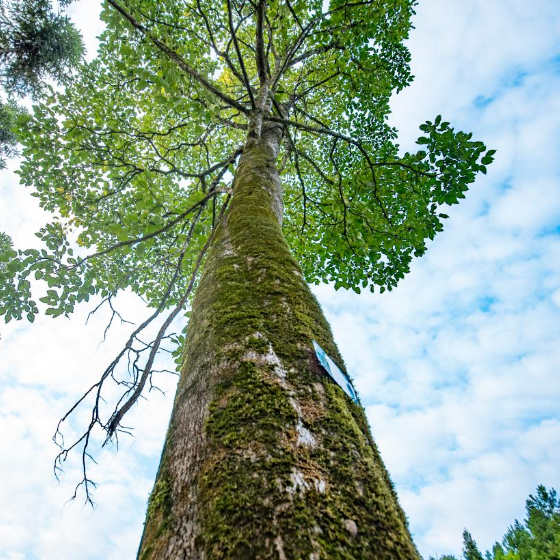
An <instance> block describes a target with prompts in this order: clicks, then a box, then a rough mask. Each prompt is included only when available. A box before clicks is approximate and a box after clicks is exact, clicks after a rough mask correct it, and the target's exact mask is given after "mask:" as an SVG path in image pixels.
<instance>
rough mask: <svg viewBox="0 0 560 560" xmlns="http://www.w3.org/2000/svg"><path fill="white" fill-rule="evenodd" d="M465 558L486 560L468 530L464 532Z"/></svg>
mask: <svg viewBox="0 0 560 560" xmlns="http://www.w3.org/2000/svg"><path fill="white" fill-rule="evenodd" d="M463 557H464V558H465V560H484V558H483V556H482V554H481V552H480V550H478V546H477V544H476V542H475V540H474V539H473V538H472V535H471V534H470V533H469V532H468V531H467V530H466V529H465V530H464V531H463Z"/></svg>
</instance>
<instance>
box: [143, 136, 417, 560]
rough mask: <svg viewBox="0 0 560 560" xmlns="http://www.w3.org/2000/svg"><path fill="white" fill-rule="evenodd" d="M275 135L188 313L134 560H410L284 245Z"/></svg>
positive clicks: (403, 532) (246, 160) (233, 209)
mask: <svg viewBox="0 0 560 560" xmlns="http://www.w3.org/2000/svg"><path fill="white" fill-rule="evenodd" d="M279 137H280V134H279V132H278V131H275V130H265V131H264V132H263V133H262V136H261V138H250V139H249V141H248V144H247V146H246V148H245V151H244V153H243V156H242V158H241V161H240V164H239V168H238V170H237V174H236V178H235V182H234V196H233V198H232V201H231V205H230V208H229V210H228V212H227V214H226V216H225V218H224V220H223V221H222V223H221V224H220V226H219V228H218V230H217V232H216V235H215V237H214V241H213V244H212V247H211V249H210V252H209V255H208V258H207V261H206V263H205V267H204V271H203V275H202V278H201V280H200V284H199V287H198V290H197V293H196V296H195V300H194V303H193V312H192V317H191V322H190V325H189V329H188V335H187V342H186V347H185V355H184V363H183V368H182V373H181V378H180V381H179V386H178V390H177V395H176V398H175V405H174V410H173V415H172V419H171V423H170V427H169V432H168V435H167V440H166V443H165V448H164V452H163V456H162V460H161V464H160V468H159V472H158V476H157V481H156V484H155V486H154V489H153V492H152V495H151V498H150V501H149V505H148V514H147V519H146V526H145V530H144V535H143V538H142V543H141V546H140V551H139V556H138V557H139V558H140V559H141V560H155V559H158V560H159V559H161V560H163V559H165V560H178V559H208V560H218V559H224V558H228V559H252V558H255V559H257V558H258V559H265V558H266V559H268V558H271V559H272V558H275V559H280V560H292V559H304V558H305V559H308V560H319V559H330V560H332V559H376V560H383V559H391V560H397V559H399V560H408V559H415V560H417V559H418V558H419V556H418V553H417V551H416V549H415V547H414V545H413V543H412V540H411V538H410V535H409V533H408V529H407V523H406V519H405V516H404V514H403V512H402V510H401V509H400V507H399V505H398V503H397V498H396V495H395V492H394V490H393V487H392V484H391V481H390V479H389V476H388V474H387V471H386V470H385V467H384V466H383V463H382V461H381V458H380V456H379V452H378V450H377V448H376V446H375V443H374V442H373V440H372V438H371V436H370V433H369V429H368V426H367V421H366V418H365V414H364V411H363V409H362V408H361V407H360V406H358V405H357V404H355V403H353V402H352V401H351V400H350V399H349V398H348V397H347V396H346V395H345V394H344V392H343V391H342V390H341V389H340V388H339V387H338V386H337V385H336V384H335V383H334V382H333V381H332V380H331V379H330V378H328V377H327V375H326V374H325V373H324V371H323V370H322V368H321V367H320V365H319V363H318V361H317V359H316V357H315V355H314V352H313V350H312V343H311V341H312V340H313V339H315V340H317V341H318V342H319V344H320V345H321V346H322V347H323V348H324V349H325V351H326V352H327V353H328V354H329V355H330V356H331V357H332V358H333V359H334V360H335V361H336V362H337V363H338V365H339V366H340V368H341V369H343V370H344V364H343V362H342V359H341V357H340V355H339V352H338V350H337V348H336V346H335V344H334V341H333V338H332V334H331V332H330V328H329V326H328V324H327V322H326V320H325V318H324V317H323V314H322V312H321V309H320V307H319V305H318V303H317V301H316V300H315V298H314V296H313V295H312V294H311V292H310V291H309V288H308V287H307V285H306V283H305V281H304V279H303V277H302V275H301V272H300V269H299V267H298V265H297V263H296V262H295V261H294V259H293V257H292V256H291V254H290V252H289V249H288V247H287V245H286V243H285V241H284V238H283V236H282V231H281V227H280V218H281V214H282V194H281V185H280V181H279V178H278V174H277V171H276V167H275V160H276V152H277V146H278V141H279Z"/></svg>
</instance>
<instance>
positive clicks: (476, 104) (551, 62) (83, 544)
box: [0, 0, 560, 560]
mask: <svg viewBox="0 0 560 560" xmlns="http://www.w3.org/2000/svg"><path fill="white" fill-rule="evenodd" d="M92 5H93V3H89V4H88V3H87V2H85V1H82V2H80V3H78V4H77V5H75V7H74V8H73V10H74V12H75V13H76V16H77V18H78V21H79V22H80V23H81V25H82V26H84V30H85V32H86V33H87V35H88V36H89V37H94V36H95V34H96V33H97V32H98V30H99V27H96V25H97V24H96V23H95V22H96V18H97V14H96V12H95V10H94V9H93V8H92ZM417 11H418V13H417V16H416V18H415V27H416V29H415V30H414V31H413V33H412V35H411V39H410V42H409V45H410V48H411V52H412V69H413V73H414V74H415V76H416V80H415V83H414V84H413V86H412V87H410V88H408V89H407V90H405V91H404V92H402V93H401V94H400V95H399V96H398V97H397V98H396V99H394V100H393V103H392V105H393V110H394V113H393V117H392V122H393V124H395V126H397V127H398V128H399V130H400V141H401V144H402V147H403V149H408V148H412V147H413V143H414V140H415V138H416V137H417V136H418V129H417V127H418V125H419V124H420V123H421V122H423V121H425V120H427V119H433V118H434V117H435V115H437V114H439V113H441V114H442V115H443V116H444V118H445V119H446V120H449V121H451V122H452V125H453V126H455V127H456V128H461V129H464V130H472V131H473V132H474V134H475V137H477V138H480V139H482V140H484V141H485V142H486V144H487V145H488V146H489V147H491V148H495V149H497V150H498V152H497V154H496V161H495V163H494V164H493V165H492V166H491V167H490V168H489V173H488V175H487V176H485V177H481V178H480V180H479V181H477V183H476V184H475V185H474V186H473V187H472V189H471V191H470V192H469V193H468V195H467V199H466V200H465V201H463V203H462V204H461V205H459V206H457V207H453V208H451V209H450V210H449V211H447V213H448V214H449V215H450V219H449V220H448V221H447V223H446V224H445V231H444V232H443V233H441V234H440V235H439V236H438V238H437V239H436V240H435V241H434V242H433V243H432V245H431V247H430V249H429V251H428V253H427V254H426V256H425V257H423V258H422V259H419V260H417V261H416V262H415V263H414V265H413V267H412V271H411V273H410V274H409V275H408V277H407V278H406V279H405V280H404V281H403V282H402V283H401V285H400V286H399V287H398V289H397V290H395V291H394V292H392V293H385V294H383V295H379V294H375V295H372V294H361V295H356V294H353V293H347V292H343V291H338V292H335V291H334V290H333V289H331V288H330V287H328V286H320V287H318V288H316V293H317V294H318V296H319V298H320V300H321V303H322V305H323V307H324V309H325V312H326V314H327V316H328V318H329V320H330V321H331V324H332V326H333V330H334V333H335V338H336V339H337V341H338V344H339V346H340V348H341V351H342V353H343V355H344V357H345V360H346V362H347V364H348V366H349V369H350V372H351V374H352V376H353V377H354V379H355V380H356V384H357V387H358V390H359V392H360V394H361V397H362V401H363V403H364V405H365V406H366V409H367V413H368V418H369V420H370V424H371V428H372V432H373V435H374V437H375V438H376V440H377V442H378V444H379V446H380V448H381V452H382V455H383V457H384V459H385V461H386V463H387V466H388V468H389V471H390V473H391V475H392V477H393V479H394V481H395V483H396V485H397V490H398V493H399V496H400V499H401V502H402V505H403V507H404V509H405V511H406V513H407V515H408V517H409V520H410V525H411V529H412V531H413V533H414V536H415V540H416V543H417V545H418V547H419V549H420V551H421V553H422V554H423V555H425V557H426V558H427V557H428V556H429V555H430V554H442V553H446V552H452V553H455V554H458V553H459V552H460V549H461V533H462V530H463V528H464V527H468V528H469V530H470V531H471V532H472V533H473V535H474V537H475V538H476V539H477V540H478V542H479V544H480V545H481V547H483V548H484V547H490V546H491V545H492V543H493V541H494V540H495V539H497V538H499V537H501V535H502V534H503V533H504V531H505V530H506V529H507V526H508V525H509V524H510V523H511V522H512V521H513V519H514V518H516V517H518V518H521V517H522V516H523V512H524V502H525V499H526V497H527V495H528V494H529V493H530V492H533V491H534V489H535V487H536V485H537V484H540V483H543V484H545V485H548V486H555V487H556V488H558V489H560V470H559V468H558V465H560V407H559V406H558V403H559V402H560V377H559V375H558V372H559V370H560V344H559V342H560V235H559V227H560V183H559V178H560V159H559V158H558V154H559V153H560V150H559V148H560V145H559V144H560V96H559V95H558V92H559V91H560V87H559V86H560V62H559V60H560V58H559V57H560V10H559V9H558V2H557V0H533V1H532V2H530V3H529V2H526V0H493V1H492V2H488V0H469V1H468V2H466V1H465V0H421V2H420V6H419V7H418V10H417ZM0 195H1V197H2V200H3V201H4V204H2V207H1V208H0V224H1V227H2V229H4V230H6V231H8V232H9V233H10V234H12V235H13V237H14V240H15V241H16V243H18V244H19V245H21V246H23V245H29V244H30V243H34V242H35V240H34V238H33V231H35V230H36V229H37V227H40V225H41V224H42V221H44V219H45V218H44V216H43V215H42V213H41V212H40V211H39V210H38V209H36V208H34V207H33V204H34V202H33V199H31V198H30V197H29V193H28V192H26V191H24V190H23V189H21V188H19V189H18V188H17V183H16V181H15V179H14V177H13V176H11V175H10V174H8V173H4V174H2V175H0ZM122 305H123V306H124V307H125V308H127V309H128V311H129V313H131V314H133V315H134V314H135V313H136V315H137V316H138V317H139V318H140V317H141V313H140V312H139V311H138V310H137V308H136V307H137V306H136V304H135V302H134V301H133V300H132V299H130V301H128V300H126V298H125V301H123V303H122ZM87 311H88V309H87V308H84V309H81V310H80V311H79V312H78V313H77V315H76V316H75V317H73V318H72V320H71V321H68V320H65V319H58V320H55V321H52V320H46V319H41V320H39V321H38V322H36V323H35V324H34V325H33V327H32V328H30V327H29V326H27V325H24V324H18V325H12V324H10V325H8V326H7V327H4V326H2V327H0V333H1V334H2V340H1V341H0V355H1V356H2V359H1V360H0V387H2V389H1V390H0V438H1V439H0V440H1V441H2V452H1V453H0V504H2V505H1V506H0V543H1V544H0V560H23V559H25V560H34V559H41V560H51V559H52V560H54V559H55V558H56V559H57V560H59V559H72V560H73V559H80V560H82V559H83V560H89V559H92V560H93V559H94V558H95V559H99V558H103V559H107V560H112V559H115V560H116V559H119V560H120V559H122V558H132V557H134V553H135V549H136V546H137V543H138V540H139V535H140V532H141V527H142V521H143V517H144V508H145V501H146V498H147V495H148V493H149V491H150V488H151V484H152V480H153V477H154V472H155V468H156V466H157V462H158V459H159V454H160V451H161V444H162V441H163V434H164V430H165V426H166V424H167V419H168V417H169V411H170V406H171V401H172V394H173V383H174V380H173V378H171V377H169V378H166V379H164V380H163V381H162V383H163V385H164V386H165V387H166V388H167V389H168V395H167V397H163V396H162V395H159V394H155V393H154V394H153V395H152V396H151V397H150V401H149V402H144V403H141V405H140V406H138V407H137V409H136V410H135V411H134V418H133V419H131V423H132V424H133V425H134V426H135V427H136V431H135V435H136V437H137V439H135V440H132V439H131V440H128V441H123V444H122V446H121V449H120V451H119V453H118V454H114V453H113V452H112V451H111V450H107V451H104V452H102V453H101V457H100V459H101V460H100V464H99V467H97V468H96V469H95V472H94V473H93V475H94V478H95V479H96V480H97V481H98V482H99V489H98V491H97V493H96V500H97V502H98V507H97V509H96V510H95V511H94V512H91V510H89V509H87V508H83V507H82V506H81V504H80V503H73V504H65V502H66V500H67V499H68V497H69V496H70V495H71V493H72V485H73V483H75V482H76V480H78V478H77V477H78V471H77V465H76V463H72V462H70V464H69V465H68V468H67V469H66V474H65V477H64V479H63V481H62V483H61V484H57V483H56V481H54V479H53V476H52V459H53V457H54V454H55V448H54V446H53V445H52V443H51V440H50V438H51V436H52V432H53V431H54V427H55V425H56V421H57V420H58V418H59V416H60V414H61V412H63V411H64V410H65V409H66V408H67V407H68V406H69V405H70V404H71V403H72V402H73V401H74V400H75V398H76V397H77V396H78V395H79V394H80V392H81V391H82V390H83V389H84V387H86V386H87V385H88V382H89V381H91V380H93V379H95V376H96V375H98V373H99V371H101V370H102V369H103V368H104V366H105V365H106V364H107V362H108V359H110V357H112V355H113V353H114V352H115V350H116V349H117V348H118V347H119V345H120V344H122V340H123V337H124V336H126V332H127V331H126V329H122V330H121V329H118V328H117V329H116V331H115V332H114V334H113V336H112V337H111V339H110V340H108V341H107V342H106V343H105V344H102V345H100V344H99V341H100V340H101V336H102V334H101V333H102V325H103V321H104V317H99V318H97V319H94V321H93V322H92V323H91V324H89V325H88V326H85V325H84V319H85V316H86V314H87ZM5 504H9V506H8V507H6V506H5Z"/></svg>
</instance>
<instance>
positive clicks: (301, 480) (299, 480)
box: [287, 471, 309, 494]
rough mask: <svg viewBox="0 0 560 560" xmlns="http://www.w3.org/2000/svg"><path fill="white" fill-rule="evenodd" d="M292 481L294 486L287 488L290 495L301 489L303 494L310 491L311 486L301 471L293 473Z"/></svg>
mask: <svg viewBox="0 0 560 560" xmlns="http://www.w3.org/2000/svg"><path fill="white" fill-rule="evenodd" d="M290 479H291V480H292V486H288V488H287V490H288V492H289V493H290V494H295V493H296V492H297V490H298V489H300V488H301V490H302V492H306V491H307V490H309V484H307V482H306V480H305V477H304V476H303V473H301V472H299V471H292V474H291V475H290Z"/></svg>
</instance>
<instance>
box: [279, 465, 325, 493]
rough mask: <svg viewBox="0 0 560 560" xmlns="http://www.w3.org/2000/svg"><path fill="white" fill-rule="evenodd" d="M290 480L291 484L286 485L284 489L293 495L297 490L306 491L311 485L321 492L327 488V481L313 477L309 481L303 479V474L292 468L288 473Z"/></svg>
mask: <svg viewBox="0 0 560 560" xmlns="http://www.w3.org/2000/svg"><path fill="white" fill-rule="evenodd" d="M290 480H291V481H292V485H291V486H288V487H286V491H287V492H288V493H289V494H292V495H294V494H295V493H296V492H297V491H298V490H301V491H302V492H307V491H308V490H310V489H311V488H312V487H314V488H315V490H316V491H317V492H319V493H320V494H323V493H324V492H325V490H326V489H327V483H326V482H325V481H324V480H323V479H322V478H314V479H312V480H311V481H309V480H306V479H305V475H304V474H303V473H302V472H300V471H298V470H293V471H292V474H291V475H290Z"/></svg>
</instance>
